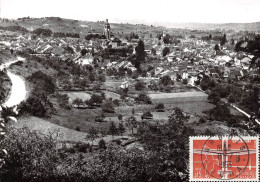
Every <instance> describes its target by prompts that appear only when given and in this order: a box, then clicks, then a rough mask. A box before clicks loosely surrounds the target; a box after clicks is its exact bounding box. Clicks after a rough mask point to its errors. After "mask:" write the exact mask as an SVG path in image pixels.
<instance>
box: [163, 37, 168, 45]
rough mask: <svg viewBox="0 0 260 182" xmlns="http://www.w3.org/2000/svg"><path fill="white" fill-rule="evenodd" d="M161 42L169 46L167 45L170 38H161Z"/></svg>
mask: <svg viewBox="0 0 260 182" xmlns="http://www.w3.org/2000/svg"><path fill="white" fill-rule="evenodd" d="M163 42H164V43H165V44H169V43H170V38H169V36H165V37H163Z"/></svg>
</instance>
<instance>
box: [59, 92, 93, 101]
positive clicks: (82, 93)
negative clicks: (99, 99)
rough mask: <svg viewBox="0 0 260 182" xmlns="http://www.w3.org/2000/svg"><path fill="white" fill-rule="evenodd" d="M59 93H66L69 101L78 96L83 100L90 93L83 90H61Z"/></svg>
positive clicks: (87, 97) (87, 98)
mask: <svg viewBox="0 0 260 182" xmlns="http://www.w3.org/2000/svg"><path fill="white" fill-rule="evenodd" d="M60 93H61V94H68V96H69V98H70V100H69V101H70V102H72V101H73V100H74V99H76V98H80V99H82V100H83V101H85V100H89V99H90V97H91V95H90V94H88V93H86V92H84V91H79V92H77V91H63V92H60Z"/></svg>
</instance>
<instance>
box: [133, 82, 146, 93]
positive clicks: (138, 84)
mask: <svg viewBox="0 0 260 182" xmlns="http://www.w3.org/2000/svg"><path fill="white" fill-rule="evenodd" d="M144 88H145V84H144V82H142V81H138V82H136V84H135V90H138V91H140V90H143V89H144Z"/></svg>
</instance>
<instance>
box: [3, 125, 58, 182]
mask: <svg viewBox="0 0 260 182" xmlns="http://www.w3.org/2000/svg"><path fill="white" fill-rule="evenodd" d="M56 135H57V133H52V134H48V135H47V134H46V135H42V134H40V133H38V132H35V131H30V130H29V129H28V128H21V129H11V130H9V133H8V136H7V137H6V138H4V139H3V140H2V141H1V147H3V148H5V149H6V151H8V160H6V161H5V165H3V166H2V168H1V170H0V180H1V181H21V179H24V180H25V181H49V180H50V179H51V177H50V176H52V179H53V177H54V176H57V175H58V171H57V163H56V162H55V161H58V160H59V154H58V150H57V149H56V146H57V142H56V138H55V136H56Z"/></svg>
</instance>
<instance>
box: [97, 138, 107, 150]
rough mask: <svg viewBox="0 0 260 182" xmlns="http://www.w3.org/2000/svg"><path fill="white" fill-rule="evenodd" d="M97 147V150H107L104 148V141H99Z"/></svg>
mask: <svg viewBox="0 0 260 182" xmlns="http://www.w3.org/2000/svg"><path fill="white" fill-rule="evenodd" d="M98 147H99V149H106V148H107V147H106V142H105V140H104V139H101V140H99V142H98Z"/></svg>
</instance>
